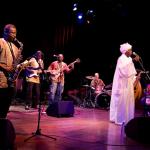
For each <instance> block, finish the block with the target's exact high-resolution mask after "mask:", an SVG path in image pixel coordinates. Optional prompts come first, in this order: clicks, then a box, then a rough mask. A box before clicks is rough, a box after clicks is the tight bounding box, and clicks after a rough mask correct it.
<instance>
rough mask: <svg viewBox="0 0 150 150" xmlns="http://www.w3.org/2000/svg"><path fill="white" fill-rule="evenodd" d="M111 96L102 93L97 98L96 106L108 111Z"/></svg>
mask: <svg viewBox="0 0 150 150" xmlns="http://www.w3.org/2000/svg"><path fill="white" fill-rule="evenodd" d="M110 99H111V97H110V95H108V94H107V93H105V92H104V93H100V94H99V95H97V96H96V98H95V100H96V106H97V107H99V108H105V109H108V108H109V106H110Z"/></svg>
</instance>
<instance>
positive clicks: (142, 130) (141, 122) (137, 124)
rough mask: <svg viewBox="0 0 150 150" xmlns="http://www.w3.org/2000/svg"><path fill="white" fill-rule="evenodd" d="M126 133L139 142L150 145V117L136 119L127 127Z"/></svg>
mask: <svg viewBox="0 0 150 150" xmlns="http://www.w3.org/2000/svg"><path fill="white" fill-rule="evenodd" d="M125 133H126V135H127V137H130V138H132V139H134V140H136V141H138V142H142V143H150V138H149V137H150V117H136V118H134V119H132V120H130V121H129V122H128V123H127V124H126V125H125Z"/></svg>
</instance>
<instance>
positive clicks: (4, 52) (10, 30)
mask: <svg viewBox="0 0 150 150" xmlns="http://www.w3.org/2000/svg"><path fill="white" fill-rule="evenodd" d="M16 34H17V29H16V27H15V25H13V24H7V25H5V27H4V30H3V38H0V118H6V117H7V113H8V111H9V107H10V105H11V100H12V96H13V92H14V87H11V86H10V84H9V82H8V75H9V74H10V73H12V72H13V71H14V64H16V61H17V59H18V58H19V57H20V56H21V52H20V49H19V48H18V47H17V46H16V45H15V44H14V41H15V39H16ZM14 85H15V84H14Z"/></svg>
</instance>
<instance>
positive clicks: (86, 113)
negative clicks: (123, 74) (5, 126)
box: [8, 105, 150, 150]
mask: <svg viewBox="0 0 150 150" xmlns="http://www.w3.org/2000/svg"><path fill="white" fill-rule="evenodd" d="M46 107H47V106H45V105H42V107H41V108H42V109H41V117H40V123H39V128H40V129H41V130H40V131H41V134H44V135H47V136H49V137H50V138H48V137H46V136H42V135H36V136H34V137H32V138H30V139H28V138H29V137H31V136H32V133H34V132H36V131H37V125H38V109H32V110H25V109H24V105H12V106H11V107H10V112H9V114H8V119H9V120H10V121H11V122H12V124H13V126H14V128H15V132H16V140H15V143H16V147H17V149H18V150H41V149H42V150H100V149H102V150H104V149H107V150H129V149H132V150H143V149H149V146H150V145H148V144H142V143H140V142H137V141H135V140H134V139H131V138H129V137H126V134H125V132H124V131H123V128H122V126H118V125H115V124H114V123H111V122H109V119H108V118H109V110H104V109H98V108H83V107H76V106H75V108H74V110H75V111H74V116H73V117H52V116H48V115H47V114H46V113H45V112H44V111H45V109H46ZM141 115H142V112H141V111H139V110H137V111H136V116H141ZM54 138H56V140H55V139H54Z"/></svg>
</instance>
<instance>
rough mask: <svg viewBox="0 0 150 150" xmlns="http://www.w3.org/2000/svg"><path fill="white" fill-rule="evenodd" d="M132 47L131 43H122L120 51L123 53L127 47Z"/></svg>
mask: <svg viewBox="0 0 150 150" xmlns="http://www.w3.org/2000/svg"><path fill="white" fill-rule="evenodd" d="M131 48H132V45H130V44H129V43H124V44H121V45H120V52H121V53H122V54H124V53H125V52H126V51H128V50H129V49H131Z"/></svg>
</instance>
